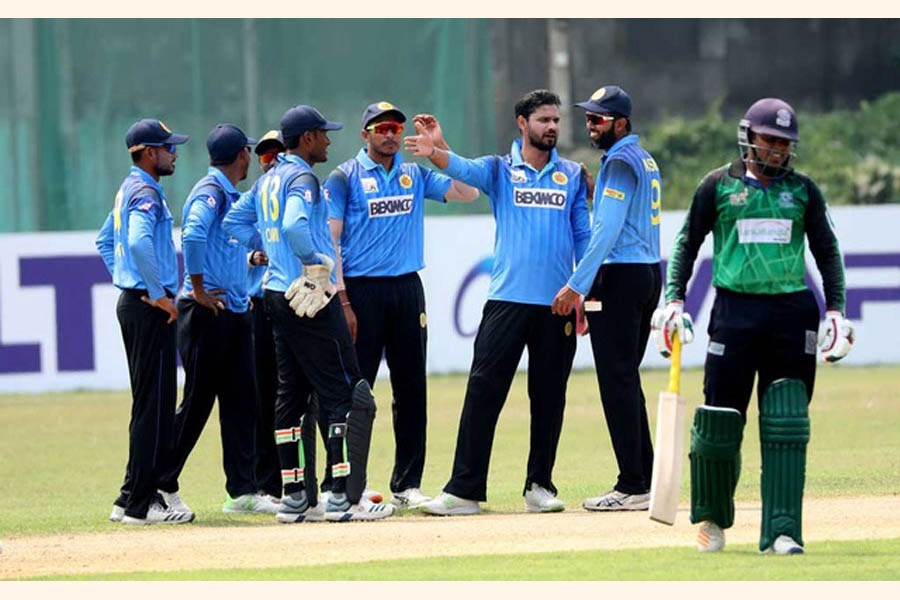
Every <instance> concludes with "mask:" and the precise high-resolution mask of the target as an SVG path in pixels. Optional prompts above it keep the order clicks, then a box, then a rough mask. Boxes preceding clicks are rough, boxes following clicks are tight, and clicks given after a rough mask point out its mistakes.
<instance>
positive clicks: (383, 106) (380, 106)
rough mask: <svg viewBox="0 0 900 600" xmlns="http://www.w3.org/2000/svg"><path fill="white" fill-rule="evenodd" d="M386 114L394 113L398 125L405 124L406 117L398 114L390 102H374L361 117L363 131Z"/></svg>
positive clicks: (398, 111)
mask: <svg viewBox="0 0 900 600" xmlns="http://www.w3.org/2000/svg"><path fill="white" fill-rule="evenodd" d="M386 113H394V114H395V115H397V122H398V123H406V115H404V114H403V113H402V112H400V109H399V108H397V107H396V106H394V105H393V104H391V103H390V102H387V101H385V100H382V101H381V102H374V103H372V104H370V105H369V106H367V107H366V111H365V112H364V113H363V117H362V126H363V129H365V128H366V127H367V126H368V125H369V123H371V122H372V121H374V120H375V119H377V118H378V117H380V116H381V115H383V114H386Z"/></svg>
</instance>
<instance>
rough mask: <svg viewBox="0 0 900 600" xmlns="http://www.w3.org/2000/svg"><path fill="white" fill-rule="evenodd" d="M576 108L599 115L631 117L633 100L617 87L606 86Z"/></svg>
mask: <svg viewBox="0 0 900 600" xmlns="http://www.w3.org/2000/svg"><path fill="white" fill-rule="evenodd" d="M575 106H578V107H581V108H583V109H584V110H586V111H588V112H592V113H597V114H598V115H603V114H617V115H622V116H623V117H630V116H631V98H630V97H629V96H628V94H626V93H625V90H623V89H622V88H620V87H619V86H617V85H605V86H603V87H601V88H600V89H598V90H597V91H596V92H594V93H593V94H591V97H590V98H589V99H587V100H585V101H584V102H579V103H577V104H576V105H575Z"/></svg>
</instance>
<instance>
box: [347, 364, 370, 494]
mask: <svg viewBox="0 0 900 600" xmlns="http://www.w3.org/2000/svg"><path fill="white" fill-rule="evenodd" d="M374 421H375V396H373V395H372V388H370V387H369V384H368V382H367V381H366V380H365V379H360V380H359V381H358V382H357V384H356V386H354V388H353V400H352V403H351V405H350V413H349V414H348V415H347V427H348V431H347V436H348V444H347V446H348V450H349V458H350V464H351V465H353V469H352V470H351V471H350V475H349V476H348V477H347V499H348V500H350V503H351V504H356V503H358V502H359V499H360V498H361V497H362V494H363V491H364V490H365V489H366V469H367V466H368V464H369V445H370V444H371V442H372V424H373V423H374Z"/></svg>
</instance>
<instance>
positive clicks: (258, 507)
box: [222, 492, 279, 515]
mask: <svg viewBox="0 0 900 600" xmlns="http://www.w3.org/2000/svg"><path fill="white" fill-rule="evenodd" d="M278 508H279V507H278V505H277V504H275V503H274V502H272V501H271V500H269V498H268V497H267V496H265V495H263V494H260V493H259V492H257V493H255V494H243V495H241V496H238V497H237V498H232V497H231V496H228V497H227V498H225V503H224V504H223V505H222V512H223V513H233V514H249V513H266V514H270V515H274V514H275V513H277V512H278Z"/></svg>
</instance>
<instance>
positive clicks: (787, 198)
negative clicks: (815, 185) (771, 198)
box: [778, 192, 794, 208]
mask: <svg viewBox="0 0 900 600" xmlns="http://www.w3.org/2000/svg"><path fill="white" fill-rule="evenodd" d="M778 206H780V207H781V208H794V194H792V193H791V192H781V195H779V196H778Z"/></svg>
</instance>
